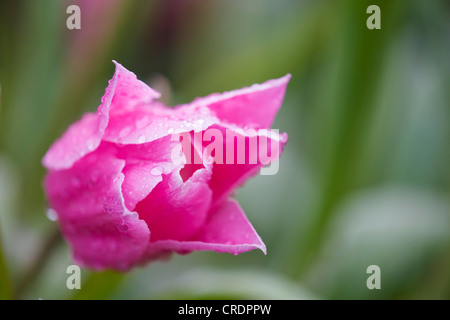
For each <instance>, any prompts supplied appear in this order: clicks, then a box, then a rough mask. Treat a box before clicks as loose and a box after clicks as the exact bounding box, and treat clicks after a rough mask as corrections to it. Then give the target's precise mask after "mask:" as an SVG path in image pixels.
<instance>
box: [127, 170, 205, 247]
mask: <svg viewBox="0 0 450 320" xmlns="http://www.w3.org/2000/svg"><path fill="white" fill-rule="evenodd" d="M179 171H180V170H175V171H174V172H172V173H171V174H170V175H165V176H163V180H162V182H160V183H159V184H158V185H157V186H156V187H155V188H154V189H153V190H152V192H151V193H150V194H149V195H148V196H147V197H146V198H145V199H144V200H142V201H141V202H139V203H138V204H137V206H136V209H135V210H136V211H137V212H138V213H139V217H140V218H141V219H142V220H145V221H146V222H147V224H148V226H149V229H150V231H151V232H152V236H151V238H150V241H158V240H166V239H172V240H186V239H189V238H190V237H192V236H193V235H194V234H195V233H196V232H197V231H198V230H199V229H200V227H201V226H202V225H203V223H204V222H205V220H206V216H207V213H208V209H209V205H210V202H211V190H210V189H209V186H208V184H207V182H208V180H209V178H210V173H209V172H208V171H207V169H205V168H204V169H200V170H197V171H196V172H195V173H194V174H193V175H192V177H190V178H189V179H188V180H187V181H186V182H183V180H182V178H181V176H180V172H179Z"/></svg>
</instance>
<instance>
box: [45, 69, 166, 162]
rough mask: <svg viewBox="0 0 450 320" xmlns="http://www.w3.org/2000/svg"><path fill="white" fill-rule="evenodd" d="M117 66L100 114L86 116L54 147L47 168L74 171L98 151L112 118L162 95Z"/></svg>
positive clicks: (48, 158)
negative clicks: (74, 166)
mask: <svg viewBox="0 0 450 320" xmlns="http://www.w3.org/2000/svg"><path fill="white" fill-rule="evenodd" d="M114 63H115V64H116V71H115V73H114V75H113V77H112V78H111V80H109V84H108V87H107V88H106V90H105V94H104V95H103V97H102V99H101V104H100V106H99V107H98V109H97V115H95V114H90V113H88V114H86V115H84V116H83V118H82V119H81V120H79V121H78V122H75V123H74V124H73V125H71V126H70V127H69V129H68V130H67V131H66V132H65V133H64V135H63V136H62V137H61V138H59V139H58V140H57V141H56V142H55V143H54V144H53V145H52V146H51V148H50V149H49V150H48V151H47V153H46V154H45V156H44V158H43V161H42V162H43V164H44V166H45V167H46V168H47V169H53V170H59V169H67V168H70V167H71V166H72V165H73V164H74V163H75V161H77V160H78V159H80V158H81V157H83V156H84V155H86V154H88V153H89V152H92V151H94V150H95V149H97V147H98V146H99V145H100V141H101V140H102V137H103V135H104V132H105V129H106V128H107V126H108V124H109V121H110V116H111V115H118V114H120V113H123V112H127V111H130V110H132V109H133V108H136V107H138V106H142V105H143V104H150V103H151V102H152V101H153V100H154V99H156V98H158V97H159V93H158V92H156V91H155V90H153V89H151V88H150V87H149V86H147V85H146V84H145V83H143V82H141V81H139V80H137V78H136V75H135V74H134V73H132V72H130V71H128V70H127V69H125V68H124V67H123V66H122V65H120V64H119V63H117V62H115V61H114Z"/></svg>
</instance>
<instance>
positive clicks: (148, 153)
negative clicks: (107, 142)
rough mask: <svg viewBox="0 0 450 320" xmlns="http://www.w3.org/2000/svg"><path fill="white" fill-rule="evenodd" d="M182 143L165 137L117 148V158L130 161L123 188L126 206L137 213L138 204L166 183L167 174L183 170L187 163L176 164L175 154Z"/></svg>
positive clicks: (127, 162)
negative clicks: (163, 179) (160, 184)
mask: <svg viewBox="0 0 450 320" xmlns="http://www.w3.org/2000/svg"><path fill="white" fill-rule="evenodd" d="M177 145H178V146H179V148H180V150H181V145H180V143H179V142H178V141H171V139H170V137H169V136H167V137H164V138H161V139H158V140H155V141H152V142H149V143H144V144H129V145H123V146H120V147H118V148H117V157H119V158H121V159H124V160H125V161H126V165H125V168H124V169H123V173H124V175H125V180H124V182H123V185H122V191H123V197H124V200H125V205H126V207H127V208H128V209H129V210H134V208H135V207H136V204H137V203H138V202H139V201H141V200H143V199H144V198H145V197H146V196H147V195H148V194H149V193H150V192H151V191H152V190H153V188H154V187H155V186H156V185H157V184H158V183H159V182H161V181H162V177H163V174H165V175H168V174H170V173H172V172H173V171H174V170H176V169H181V168H182V167H183V165H184V163H181V160H184V159H180V163H177V162H174V161H173V159H172V157H173V155H172V153H173V152H174V151H175V148H176V146H177Z"/></svg>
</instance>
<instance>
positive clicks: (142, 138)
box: [137, 135, 146, 143]
mask: <svg viewBox="0 0 450 320" xmlns="http://www.w3.org/2000/svg"><path fill="white" fill-rule="evenodd" d="M145 141H146V139H145V136H144V135H142V136H139V137H138V138H137V142H138V143H144V142H145Z"/></svg>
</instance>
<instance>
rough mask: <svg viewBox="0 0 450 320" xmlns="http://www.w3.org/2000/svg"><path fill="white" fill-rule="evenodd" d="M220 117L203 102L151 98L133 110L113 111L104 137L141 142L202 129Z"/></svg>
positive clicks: (113, 139)
mask: <svg viewBox="0 0 450 320" xmlns="http://www.w3.org/2000/svg"><path fill="white" fill-rule="evenodd" d="M218 122H219V120H218V119H217V118H216V117H215V116H213V115H212V114H211V111H210V110H209V109H208V108H206V107H202V106H192V107H191V106H184V107H180V108H169V107H165V106H164V105H162V104H161V103H158V102H154V103H152V104H151V107H141V108H137V109H135V110H134V111H133V112H130V113H126V114H120V115H113V116H111V119H110V123H109V125H108V128H107V129H106V132H105V136H104V140H106V141H110V142H114V143H121V144H141V143H146V142H150V141H154V140H156V139H159V138H161V137H165V136H170V135H172V134H179V133H184V132H189V131H192V130H195V131H201V130H204V129H206V128H207V127H208V126H210V125H212V124H214V123H218Z"/></svg>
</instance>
